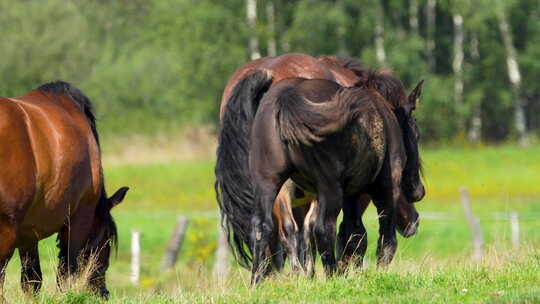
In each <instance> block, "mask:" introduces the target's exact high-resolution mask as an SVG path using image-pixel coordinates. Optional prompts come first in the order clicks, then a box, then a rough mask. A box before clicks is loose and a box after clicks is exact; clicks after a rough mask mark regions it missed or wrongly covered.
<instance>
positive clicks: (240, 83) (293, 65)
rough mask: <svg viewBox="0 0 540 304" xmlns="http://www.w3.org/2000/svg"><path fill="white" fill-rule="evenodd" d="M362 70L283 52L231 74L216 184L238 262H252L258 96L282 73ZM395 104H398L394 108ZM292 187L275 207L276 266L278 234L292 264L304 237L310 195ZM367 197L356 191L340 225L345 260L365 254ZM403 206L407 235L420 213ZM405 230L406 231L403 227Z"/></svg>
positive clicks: (341, 74)
mask: <svg viewBox="0 0 540 304" xmlns="http://www.w3.org/2000/svg"><path fill="white" fill-rule="evenodd" d="M366 75H367V71H366V69H365V68H363V67H361V66H360V64H358V62H356V61H354V60H340V59H337V58H335V57H329V56H323V57H318V58H315V57H312V56H309V55H305V54H285V55H281V56H277V57H264V58H260V59H257V60H254V61H251V62H249V63H247V64H245V65H244V66H242V67H240V68H239V69H238V70H237V71H236V72H235V73H234V74H233V75H232V76H231V78H230V79H229V81H228V83H227V86H226V87H225V89H224V92H223V96H222V99H221V107H220V130H219V145H218V150H217V162H216V168H215V174H216V184H215V188H216V194H217V201H218V204H219V207H220V211H221V216H222V225H223V227H224V229H225V230H226V232H227V235H228V236H229V239H228V241H229V244H230V245H231V248H232V249H233V252H234V253H235V256H236V258H237V260H238V261H239V263H240V264H241V265H242V266H245V267H250V263H251V252H250V250H251V244H250V237H249V236H250V232H251V217H252V214H253V190H252V186H251V179H250V176H249V169H248V150H249V137H250V132H251V126H252V124H253V118H254V116H255V113H256V112H257V108H258V106H259V102H260V100H261V98H262V96H263V95H264V93H266V91H268V89H269V88H270V87H271V86H272V84H273V83H275V82H277V81H280V80H282V79H285V78H294V77H301V78H307V79H314V78H319V79H327V80H332V81H336V82H337V83H339V84H340V85H342V86H353V85H355V84H356V83H358V82H361V81H362V80H365V77H366ZM381 91H384V93H388V94H390V95H397V94H396V93H394V92H393V91H392V88H386V87H384V86H381ZM389 100H390V99H389ZM397 106H398V105H397V104H396V108H397ZM291 184H292V183H291ZM293 188H294V187H289V188H288V189H283V190H282V191H280V193H279V195H278V199H277V200H276V206H275V209H274V211H275V212H274V217H275V218H276V220H277V221H278V222H279V224H278V225H276V230H275V231H274V234H273V238H272V242H271V252H272V257H273V260H274V262H275V263H274V265H275V266H276V268H278V269H279V268H280V267H281V265H282V262H279V260H280V259H279V255H278V254H277V252H278V251H279V249H280V244H279V240H281V245H283V246H284V247H285V251H286V252H287V255H288V256H289V257H290V258H291V259H292V260H293V264H296V263H295V260H294V259H295V257H294V255H292V254H291V252H295V251H297V249H296V248H295V247H296V245H297V243H298V241H300V242H302V241H303V239H302V238H300V239H299V240H298V241H297V240H296V239H295V235H297V230H298V228H300V230H301V229H302V228H303V227H304V226H305V225H302V223H304V218H305V217H306V215H307V212H308V210H309V206H307V207H306V206H301V205H305V204H309V203H310V202H311V200H310V199H307V198H308V197H309V195H305V194H304V193H303V192H305V191H300V198H298V199H297V198H296V197H295V196H294V194H295V193H296V192H298V191H294V190H293ZM292 201H296V202H297V203H296V205H295V206H294V207H297V208H295V209H294V210H292V213H293V215H294V218H292V217H291V216H290V215H291V210H290V209H291V206H290V205H287V204H289V203H290V202H292ZM369 202H370V198H369V197H367V196H363V197H360V198H359V199H358V204H357V205H351V206H350V207H351V208H350V211H351V212H350V213H348V215H349V217H345V218H344V221H343V223H342V224H341V226H340V238H339V240H340V244H339V248H340V250H343V257H344V260H348V255H350V254H352V253H353V252H355V253H357V255H358V256H363V255H364V252H365V248H367V239H366V233H365V229H364V226H363V223H362V220H361V216H362V214H363V213H364V211H365V209H366V208H367V206H368V204H369ZM283 204H284V205H283ZM401 207H402V208H400V209H399V216H398V220H399V222H400V223H403V225H400V226H398V227H401V226H402V227H407V228H403V229H400V230H399V231H400V232H401V233H402V234H403V235H404V236H406V237H407V236H411V235H413V234H414V232H415V231H416V227H417V225H418V221H417V219H418V213H417V212H416V210H415V209H414V206H412V205H410V204H404V205H403V206H401ZM297 223H298V224H300V227H298V226H297ZM305 224H307V223H305ZM342 228H343V229H342ZM362 230H363V233H361V234H360V237H358V234H357V233H359V231H362ZM404 231H408V233H403V232H404ZM353 233H354V234H353ZM351 238H354V240H353V239H351ZM349 240H351V241H349ZM353 241H354V242H353ZM356 242H357V243H361V244H356ZM347 245H351V246H350V247H351V248H353V249H348V250H347V249H345V247H346V246H347ZM300 256H302V254H301V255H300ZM280 264H281V265H280Z"/></svg>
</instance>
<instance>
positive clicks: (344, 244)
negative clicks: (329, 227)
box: [337, 195, 371, 270]
mask: <svg viewBox="0 0 540 304" xmlns="http://www.w3.org/2000/svg"><path fill="white" fill-rule="evenodd" d="M370 201H371V198H370V197H369V196H368V195H361V196H360V198H359V199H357V198H356V197H348V198H345V199H344V200H343V221H342V222H341V224H340V225H339V233H338V243H337V244H338V250H337V252H338V257H339V258H340V259H341V262H342V263H341V266H342V270H345V268H346V267H347V266H348V265H349V263H350V262H351V260H352V261H353V262H354V264H355V266H357V267H362V264H363V261H364V256H365V254H366V249H367V232H366V228H365V227H364V223H363V222H362V215H363V214H364V212H365V211H366V208H367V207H368V205H369V202H370Z"/></svg>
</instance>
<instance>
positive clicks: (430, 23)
mask: <svg viewBox="0 0 540 304" xmlns="http://www.w3.org/2000/svg"><path fill="white" fill-rule="evenodd" d="M436 6H437V2H436V0H428V1H427V5H426V19H427V42H426V56H427V59H428V64H429V68H430V69H431V71H434V70H435V54H434V52H435V7H436Z"/></svg>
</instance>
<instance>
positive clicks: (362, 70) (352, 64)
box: [317, 55, 369, 82]
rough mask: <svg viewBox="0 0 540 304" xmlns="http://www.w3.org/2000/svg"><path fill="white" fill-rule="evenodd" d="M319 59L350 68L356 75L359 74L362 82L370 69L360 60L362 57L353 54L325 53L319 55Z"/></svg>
mask: <svg viewBox="0 0 540 304" xmlns="http://www.w3.org/2000/svg"><path fill="white" fill-rule="evenodd" d="M317 59H319V60H320V61H323V62H327V63H330V64H335V65H337V66H340V67H342V68H345V69H348V70H350V71H351V72H353V73H354V74H355V75H356V76H358V78H360V82H362V81H364V80H365V79H366V75H367V72H368V70H369V68H367V67H366V66H365V65H364V64H362V61H360V59H358V58H355V57H351V56H344V55H330V56H329V55H323V56H319V57H317Z"/></svg>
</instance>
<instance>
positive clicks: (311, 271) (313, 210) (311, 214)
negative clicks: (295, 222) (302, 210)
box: [303, 200, 319, 278]
mask: <svg viewBox="0 0 540 304" xmlns="http://www.w3.org/2000/svg"><path fill="white" fill-rule="evenodd" d="M318 215H319V202H318V201H317V200H314V201H313V202H312V203H311V205H310V207H309V210H308V212H307V214H306V216H305V218H304V225H303V227H304V229H303V239H304V244H305V252H303V254H304V256H305V265H304V270H305V272H306V274H307V275H308V276H309V277H310V278H313V277H314V276H315V260H316V258H317V247H316V246H315V236H314V235H313V227H314V226H315V221H316V220H317V217H318Z"/></svg>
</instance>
